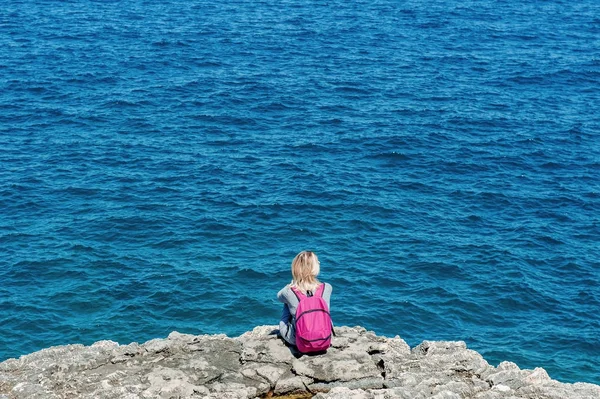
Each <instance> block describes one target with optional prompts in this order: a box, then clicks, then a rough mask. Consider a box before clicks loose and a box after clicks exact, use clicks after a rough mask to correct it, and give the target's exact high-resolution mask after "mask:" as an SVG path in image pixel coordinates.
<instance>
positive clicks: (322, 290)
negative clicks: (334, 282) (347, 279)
mask: <svg viewBox="0 0 600 399" xmlns="http://www.w3.org/2000/svg"><path fill="white" fill-rule="evenodd" d="M324 293H325V283H323V284H321V285H320V286H319V288H317V292H316V293H315V296H317V297H321V298H323V294H324Z"/></svg>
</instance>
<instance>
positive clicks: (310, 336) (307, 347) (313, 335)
mask: <svg viewBox="0 0 600 399" xmlns="http://www.w3.org/2000/svg"><path fill="white" fill-rule="evenodd" d="M292 291H293V292H294V294H296V297H297V298H298V301H299V302H300V303H299V304H298V309H297V310H296V346H297V347H298V350H299V351H300V352H302V353H310V352H322V351H325V350H327V348H329V347H330V346H331V334H332V333H333V323H332V322H331V315H330V314H329V309H328V308H327V303H326V302H325V300H324V299H323V291H325V284H321V285H320V286H319V288H317V292H316V293H315V295H311V296H306V295H304V294H303V293H302V292H301V291H300V290H299V289H297V288H295V287H292Z"/></svg>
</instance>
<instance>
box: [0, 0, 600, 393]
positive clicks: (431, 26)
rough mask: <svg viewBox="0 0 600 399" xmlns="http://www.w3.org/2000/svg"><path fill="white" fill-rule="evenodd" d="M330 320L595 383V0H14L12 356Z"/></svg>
mask: <svg viewBox="0 0 600 399" xmlns="http://www.w3.org/2000/svg"><path fill="white" fill-rule="evenodd" d="M304 249H310V250H313V251H315V252H316V253H317V254H318V255H319V258H320V260H321V268H322V273H321V279H322V280H323V281H327V282H330V283H331V284H332V285H333V287H334V292H333V296H332V314H333V318H334V322H335V323H336V324H337V325H361V326H364V327H366V328H368V329H370V330H373V331H375V332H376V333H377V334H380V335H385V336H395V335H400V336H401V337H402V338H403V339H405V340H406V341H407V342H408V343H409V344H410V345H411V346H414V345H417V344H418V343H420V342H421V341H423V340H464V341H465V342H466V343H467V345H468V346H469V347H470V348H471V349H474V350H477V351H479V352H480V353H482V354H483V356H484V357H485V358H486V359H487V360H488V361H489V362H490V363H491V364H493V365H497V364H498V363H499V362H500V361H502V360H509V361H512V362H515V363H517V364H518V365H519V366H520V367H522V368H534V367H543V368H545V369H546V370H547V371H548V372H549V374H550V376H551V377H552V378H555V379H558V380H560V381H565V382H574V381H586V382H592V383H596V384H600V373H599V372H598V370H600V283H599V282H600V2H598V1H597V0H581V1H567V0H545V1H541V0H532V1H527V2H523V1H516V0H480V1H456V0H429V1H423V0H411V1H408V0H406V1H401V0H371V1H364V0H356V1H341V0H330V1H319V0H314V1H309V0H278V1H272V0H264V1H204V0H200V1H189V0H133V1H109V0H96V1H93V0H71V1H66V0H4V1H3V2H2V6H0V361H2V360H5V359H7V358H11V357H18V356H20V355H23V354H26V353H30V352H32V351H36V350H39V349H42V348H45V347H48V346H52V345H63V344H69V343H83V344H86V345H89V344H91V343H93V342H95V341H98V340H103V339H110V340H114V341H117V342H119V343H122V344H126V343H130V342H133V341H136V342H144V341H146V340H148V339H151V338H156V337H165V336H166V335H167V334H169V333H170V332H171V331H173V330H177V331H180V332H185V333H192V334H213V333H226V334H228V335H230V336H236V335H239V334H241V333H243V332H245V331H247V330H250V329H252V328H253V327H254V326H257V325H262V324H276V323H277V322H278V320H279V316H280V312H281V304H279V303H278V302H277V300H276V297H275V295H276V293H277V291H278V290H279V289H280V288H281V287H283V286H284V285H285V284H287V283H288V282H289V281H290V279H291V275H290V264H291V261H292V259H293V257H294V255H295V254H296V253H298V252H299V251H301V250H304Z"/></svg>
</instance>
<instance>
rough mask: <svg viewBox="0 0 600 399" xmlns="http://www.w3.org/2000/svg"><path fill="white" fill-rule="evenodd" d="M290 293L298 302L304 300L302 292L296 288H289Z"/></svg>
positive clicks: (304, 296)
mask: <svg viewBox="0 0 600 399" xmlns="http://www.w3.org/2000/svg"><path fill="white" fill-rule="evenodd" d="M290 288H291V290H292V292H293V293H294V294H295V295H296V298H298V302H300V301H302V299H303V298H306V295H304V294H303V293H302V291H300V290H299V289H298V288H296V287H290Z"/></svg>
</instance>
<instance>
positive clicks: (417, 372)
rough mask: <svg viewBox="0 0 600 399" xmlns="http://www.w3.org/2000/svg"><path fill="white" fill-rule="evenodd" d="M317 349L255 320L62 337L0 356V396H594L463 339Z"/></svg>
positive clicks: (361, 336)
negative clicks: (491, 358) (118, 336)
mask: <svg viewBox="0 0 600 399" xmlns="http://www.w3.org/2000/svg"><path fill="white" fill-rule="evenodd" d="M336 332H337V336H336V337H334V339H333V347H332V348H330V349H329V351H328V352H327V353H326V354H322V355H316V356H307V355H300V354H298V353H294V352H293V351H292V350H291V349H290V348H289V347H287V346H286V345H284V343H283V342H282V340H281V339H279V338H277V335H276V331H275V327H273V326H261V327H256V328H255V329H254V330H253V331H250V332H247V333H245V334H243V335H242V336H240V337H237V338H228V337H227V336H225V335H200V336H194V335H186V334H180V333H177V332H173V333H171V334H170V335H169V337H168V338H166V339H154V340H151V341H148V342H146V343H144V344H137V343H132V344H129V345H118V344H117V343H115V342H111V341H101V342H97V343H95V344H93V345H91V346H83V345H67V346H59V347H53V348H49V349H44V350H41V351H39V352H35V353H32V354H30V355H26V356H22V357H21V358H20V359H9V360H7V361H5V362H3V363H0V399H7V398H11V399H12V398H28V399H38V398H39V399H51V398H106V399H109V398H110V399H113V398H129V399H136V398H215V399H217V398H219V399H221V398H232V399H233V398H240V399H241V398H256V397H277V396H285V395H291V394H306V397H310V396H311V395H314V397H315V398H321V399H325V398H330V399H334V398H339V399H347V398H351V399H352V398H354V399H359V398H369V399H383V398H406V399H419V398H436V399H460V398H477V399H502V398H506V399H509V398H510V399H515V398H527V399H534V398H535V399H544V398H548V399H564V398H575V399H576V398H582V399H583V398H585V399H598V398H600V386H597V385H593V384H586V383H577V384H565V383H560V382H557V381H554V380H552V379H550V377H549V376H548V374H547V373H546V371H545V370H544V369H541V368H536V369H535V370H521V369H519V368H518V367H517V366H516V365H515V364H513V363H509V362H503V363H501V364H500V365H499V366H498V367H493V366H490V365H489V364H488V363H487V362H486V361H485V360H484V359H483V358H482V357H481V355H480V354H479V353H477V352H475V351H472V350H469V349H467V347H466V345H465V343H464V342H430V341H425V342H423V343H421V344H420V345H418V346H416V347H415V348H412V349H411V348H410V347H409V346H408V345H407V344H406V342H404V341H403V340H402V339H401V338H399V337H396V338H385V337H378V336H376V335H375V334H374V333H372V332H369V331H366V330H365V329H363V328H361V327H353V328H350V327H338V328H336Z"/></svg>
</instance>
